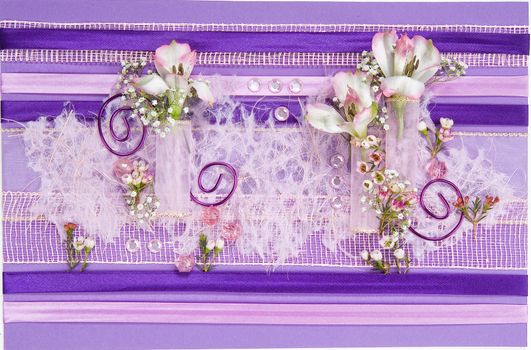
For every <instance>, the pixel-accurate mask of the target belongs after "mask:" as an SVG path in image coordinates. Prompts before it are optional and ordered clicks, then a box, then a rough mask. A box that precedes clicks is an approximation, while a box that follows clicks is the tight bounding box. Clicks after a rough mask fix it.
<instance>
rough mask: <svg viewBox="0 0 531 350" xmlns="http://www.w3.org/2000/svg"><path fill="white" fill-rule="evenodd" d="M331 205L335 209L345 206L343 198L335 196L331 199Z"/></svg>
mask: <svg viewBox="0 0 531 350" xmlns="http://www.w3.org/2000/svg"><path fill="white" fill-rule="evenodd" d="M330 206H331V207H332V208H334V209H339V208H341V207H342V206H343V201H342V200H341V197H339V196H334V197H332V199H330Z"/></svg>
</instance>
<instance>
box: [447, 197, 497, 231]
mask: <svg viewBox="0 0 531 350" xmlns="http://www.w3.org/2000/svg"><path fill="white" fill-rule="evenodd" d="M499 201H500V198H499V197H492V196H489V195H487V196H485V198H484V199H483V200H482V199H480V198H479V197H476V199H474V200H473V201H470V197H469V196H465V198H461V197H459V198H457V200H456V201H455V202H454V207H455V208H457V210H459V211H460V212H461V213H463V216H464V218H465V219H466V220H467V221H468V222H470V223H471V224H472V226H473V232H474V239H476V238H477V231H478V224H479V223H480V222H481V221H482V220H484V219H486V218H487V215H488V213H489V211H490V210H491V209H492V208H493V207H494V205H496V204H497V203H498V202H499Z"/></svg>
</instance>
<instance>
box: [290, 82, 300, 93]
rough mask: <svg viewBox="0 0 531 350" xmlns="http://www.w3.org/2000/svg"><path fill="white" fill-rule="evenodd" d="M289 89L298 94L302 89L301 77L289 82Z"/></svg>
mask: <svg viewBox="0 0 531 350" xmlns="http://www.w3.org/2000/svg"><path fill="white" fill-rule="evenodd" d="M288 88H289V91H291V92H293V93H294V94H298V93H299V92H301V91H302V81H300V80H299V79H293V80H292V81H290V82H289V86H288Z"/></svg>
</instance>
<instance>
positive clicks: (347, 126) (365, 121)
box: [340, 103, 378, 139]
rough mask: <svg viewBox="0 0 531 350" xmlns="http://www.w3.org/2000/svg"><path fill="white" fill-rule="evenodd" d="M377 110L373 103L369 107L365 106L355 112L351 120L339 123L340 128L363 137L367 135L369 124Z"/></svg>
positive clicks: (356, 136) (357, 136)
mask: <svg viewBox="0 0 531 350" xmlns="http://www.w3.org/2000/svg"><path fill="white" fill-rule="evenodd" d="M377 110H378V106H377V105H376V103H374V104H373V105H372V106H371V107H369V108H365V109H363V110H361V111H360V112H359V113H358V114H356V115H355V116H354V119H353V120H352V122H347V123H343V124H342V125H340V128H341V129H343V131H345V132H348V133H349V134H350V135H352V136H353V137H355V138H358V139H364V138H365V137H367V131H368V129H369V124H370V123H371V122H372V121H373V120H374V117H375V116H376V112H377Z"/></svg>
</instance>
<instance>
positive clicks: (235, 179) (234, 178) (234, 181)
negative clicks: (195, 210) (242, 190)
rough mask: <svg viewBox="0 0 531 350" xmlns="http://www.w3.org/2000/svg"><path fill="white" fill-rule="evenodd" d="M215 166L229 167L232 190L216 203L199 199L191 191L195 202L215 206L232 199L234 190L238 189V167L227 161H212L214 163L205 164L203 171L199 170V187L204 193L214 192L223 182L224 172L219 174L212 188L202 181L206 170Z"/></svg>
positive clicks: (205, 205) (191, 196)
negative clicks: (204, 184) (235, 167)
mask: <svg viewBox="0 0 531 350" xmlns="http://www.w3.org/2000/svg"><path fill="white" fill-rule="evenodd" d="M213 166H223V167H225V168H227V170H228V171H229V173H230V174H231V175H232V188H231V189H230V192H229V193H227V195H226V196H225V197H224V198H222V199H220V200H219V201H217V202H214V203H206V202H203V201H201V200H200V199H198V198H197V197H196V196H194V194H193V193H192V192H191V191H190V198H191V199H192V200H193V201H194V202H195V203H197V204H199V205H202V206H204V207H215V206H218V205H221V204H223V203H225V202H226V201H228V200H229V199H230V197H232V195H233V194H234V191H236V187H237V186H238V174H237V172H236V169H234V167H233V166H232V165H230V164H228V163H225V162H212V163H208V164H207V165H205V166H204V167H203V169H201V171H200V172H199V176H198V177H197V185H198V186H199V189H200V190H201V191H203V192H204V193H212V192H214V191H215V190H216V189H217V188H218V187H219V184H220V183H221V180H222V179H223V174H219V176H218V179H217V180H216V183H215V184H214V186H212V187H211V188H205V186H203V181H202V178H203V175H204V173H205V171H207V170H208V169H209V168H211V167H213Z"/></svg>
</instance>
